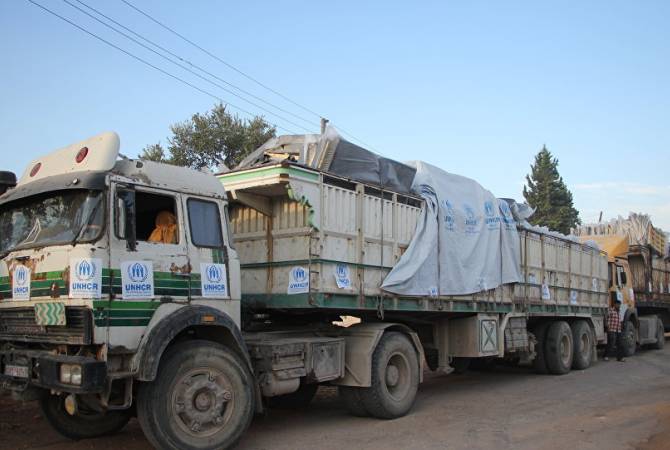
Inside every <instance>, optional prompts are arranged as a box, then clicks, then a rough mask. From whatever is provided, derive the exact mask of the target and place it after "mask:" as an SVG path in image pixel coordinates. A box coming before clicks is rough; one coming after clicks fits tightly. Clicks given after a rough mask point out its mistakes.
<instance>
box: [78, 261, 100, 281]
mask: <svg viewBox="0 0 670 450" xmlns="http://www.w3.org/2000/svg"><path fill="white" fill-rule="evenodd" d="M74 271H75V274H76V276H77V278H78V279H79V280H80V281H90V280H92V279H93V278H94V277H95V272H96V267H95V263H94V262H93V261H90V262H89V261H88V260H86V259H82V260H81V261H79V262H78V263H77V264H76V265H75V268H74Z"/></svg>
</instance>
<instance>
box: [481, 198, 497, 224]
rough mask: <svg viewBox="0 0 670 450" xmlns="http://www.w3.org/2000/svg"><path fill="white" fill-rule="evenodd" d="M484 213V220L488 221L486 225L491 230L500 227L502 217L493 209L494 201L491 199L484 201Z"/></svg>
mask: <svg viewBox="0 0 670 450" xmlns="http://www.w3.org/2000/svg"><path fill="white" fill-rule="evenodd" d="M484 215H485V216H486V218H485V219H484V222H485V223H486V226H487V227H488V228H489V230H494V229H496V228H498V224H499V223H500V217H498V216H497V215H496V212H495V210H494V209H493V202H492V201H490V200H487V201H485V202H484Z"/></svg>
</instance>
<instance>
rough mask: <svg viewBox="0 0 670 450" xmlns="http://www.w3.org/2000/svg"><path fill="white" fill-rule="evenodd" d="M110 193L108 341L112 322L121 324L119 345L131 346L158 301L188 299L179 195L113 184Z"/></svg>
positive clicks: (112, 329)
mask: <svg viewBox="0 0 670 450" xmlns="http://www.w3.org/2000/svg"><path fill="white" fill-rule="evenodd" d="M113 195H114V211H113V215H114V218H113V227H112V228H113V232H112V233H110V234H111V235H112V236H111V239H110V265H111V267H110V268H111V269H112V271H113V282H112V285H113V293H114V300H113V304H114V305H113V308H112V309H113V311H112V313H113V314H112V315H111V316H110V320H109V324H110V325H109V326H110V328H109V335H110V344H111V343H112V342H113V341H114V339H112V334H113V333H114V331H116V329H115V328H114V325H117V326H119V327H123V328H122V333H120V334H122V336H117V339H116V343H119V342H121V341H124V344H123V345H125V346H126V347H127V348H129V349H134V348H136V347H137V344H138V343H139V338H140V336H141V332H142V331H143V330H144V328H143V327H144V326H146V325H147V324H148V323H149V320H150V319H151V317H152V315H153V313H154V311H155V310H156V308H157V307H158V305H160V304H161V302H182V301H187V300H188V299H189V298H190V295H191V289H190V287H191V280H190V273H191V265H190V263H189V258H188V253H187V244H186V237H185V233H184V211H183V210H182V207H181V196H180V194H179V193H175V192H171V191H165V190H160V189H154V188H150V187H147V186H142V185H131V184H120V183H118V184H115V185H114V188H113ZM152 291H153V292H152Z"/></svg>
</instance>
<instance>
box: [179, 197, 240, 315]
mask: <svg viewBox="0 0 670 450" xmlns="http://www.w3.org/2000/svg"><path fill="white" fill-rule="evenodd" d="M182 207H183V209H184V210H185V211H186V215H187V219H186V221H185V222H186V230H187V231H186V234H187V241H188V246H189V250H188V253H189V255H191V263H192V264H193V271H194V272H197V273H199V274H200V277H199V279H198V281H197V288H198V290H199V294H200V300H199V301H200V302H204V303H209V304H211V305H214V306H217V307H219V308H221V309H223V310H225V312H226V313H227V314H229V315H230V316H231V317H232V318H233V319H234V320H235V321H236V322H238V321H239V301H240V281H239V280H240V264H239V259H238V257H237V253H236V252H235V250H233V249H232V247H231V245H230V243H231V242H232V241H231V238H230V234H229V233H228V226H229V223H228V218H227V214H226V203H225V201H223V200H221V199H212V198H204V197H196V196H193V195H189V196H186V195H185V196H184V203H183V205H182ZM195 278H196V277H194V279H195ZM194 284H196V283H194ZM238 323H239V322H238Z"/></svg>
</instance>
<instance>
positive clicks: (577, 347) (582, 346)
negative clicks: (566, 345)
mask: <svg viewBox="0 0 670 450" xmlns="http://www.w3.org/2000/svg"><path fill="white" fill-rule="evenodd" d="M572 342H573V345H574V349H573V353H574V356H573V359H572V368H573V369H577V370H584V369H588V368H589V367H590V366H591V359H592V357H593V333H592V332H591V327H590V326H589V324H588V322H586V321H585V320H578V321H576V322H574V323H573V324H572Z"/></svg>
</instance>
